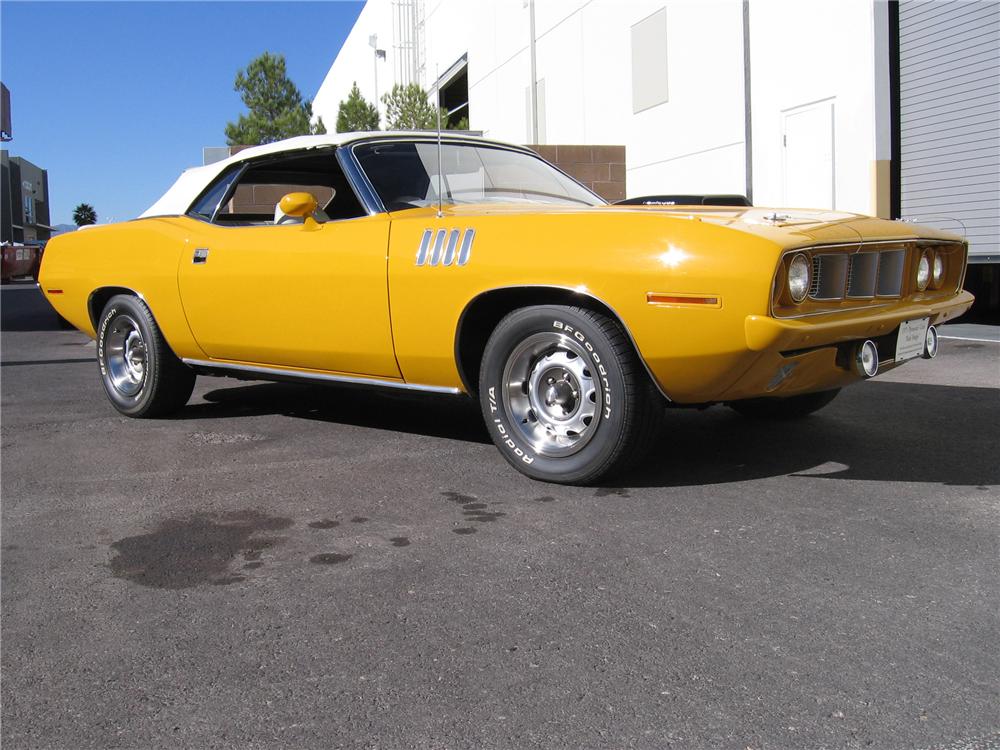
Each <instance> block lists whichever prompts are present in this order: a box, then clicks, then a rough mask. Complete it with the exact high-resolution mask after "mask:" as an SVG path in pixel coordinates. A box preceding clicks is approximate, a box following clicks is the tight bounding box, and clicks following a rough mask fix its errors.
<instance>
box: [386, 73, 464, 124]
mask: <svg viewBox="0 0 1000 750" xmlns="http://www.w3.org/2000/svg"><path fill="white" fill-rule="evenodd" d="M382 103H383V104H385V120H386V130H437V127H438V112H437V110H435V109H434V105H433V104H431V102H430V96H429V95H428V93H427V92H426V91H424V89H423V88H422V87H421V86H420V84H418V83H410V84H407V85H406V86H401V85H399V84H398V83H397V84H396V85H395V86H393V87H392V91H390V92H388V93H387V94H385V95H383V96H382ZM441 127H442V128H444V129H445V130H468V129H469V118H468V117H467V116H463V117H462V118H461V119H459V120H458V121H457V122H449V120H448V110H447V109H445V108H444V107H441Z"/></svg>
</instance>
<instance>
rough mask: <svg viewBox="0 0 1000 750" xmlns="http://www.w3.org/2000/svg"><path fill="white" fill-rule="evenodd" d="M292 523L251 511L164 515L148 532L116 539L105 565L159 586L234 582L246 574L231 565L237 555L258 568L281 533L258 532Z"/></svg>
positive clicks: (134, 579) (142, 582)
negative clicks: (163, 519)
mask: <svg viewBox="0 0 1000 750" xmlns="http://www.w3.org/2000/svg"><path fill="white" fill-rule="evenodd" d="M291 525H292V520H291V519H290V518H281V517H278V516H269V515H267V514H265V513H261V512H259V511H255V510H244V511H236V512H233V513H221V514H217V513H197V514H195V515H192V516H188V517H186V518H179V519H168V520H166V521H163V522H162V523H161V524H160V525H159V526H158V527H157V528H156V530H155V531H153V532H151V533H149V534H140V535H138V536H130V537H126V538H124V539H120V540H118V541H117V542H114V543H113V544H112V545H111V548H112V549H113V550H114V551H115V552H116V553H117V554H116V555H115V556H114V557H113V558H112V559H111V562H110V564H109V567H110V568H111V572H112V573H113V574H114V575H115V576H117V577H118V578H124V579H126V580H129V581H131V582H133V583H137V584H140V585H142V586H150V587H152V588H158V589H184V588H190V587H192V586H199V585H202V584H213V585H218V586H224V585H228V584H231V583H238V582H239V581H243V580H245V579H246V577H245V576H243V575H240V574H239V573H234V572H232V571H231V570H230V566H231V565H232V564H233V562H234V560H235V559H236V558H237V556H241V557H242V558H243V560H244V561H246V562H247V565H245V566H244V567H246V568H251V569H252V567H259V565H256V564H255V563H260V557H261V554H262V553H263V551H264V550H266V549H269V548H271V547H273V546H274V545H276V544H279V543H280V542H282V541H283V540H284V538H283V537H279V536H258V535H259V534H262V533H264V532H274V531H280V530H282V529H287V528H288V527H290V526H291ZM260 564H261V565H262V564H263V563H260Z"/></svg>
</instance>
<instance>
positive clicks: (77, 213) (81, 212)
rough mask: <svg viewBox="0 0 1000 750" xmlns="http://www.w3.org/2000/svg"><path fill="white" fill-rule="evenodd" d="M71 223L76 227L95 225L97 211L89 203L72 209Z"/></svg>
mask: <svg viewBox="0 0 1000 750" xmlns="http://www.w3.org/2000/svg"><path fill="white" fill-rule="evenodd" d="M73 223H74V224H76V225H77V226H78V227H82V226H86V225H87V224H96V223H97V211H95V210H94V207H93V206H91V205H90V204H89V203H81V204H80V205H79V206H77V207H76V208H74V209H73Z"/></svg>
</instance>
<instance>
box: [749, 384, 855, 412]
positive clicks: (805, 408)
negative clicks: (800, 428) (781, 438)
mask: <svg viewBox="0 0 1000 750" xmlns="http://www.w3.org/2000/svg"><path fill="white" fill-rule="evenodd" d="M838 393H840V389H839V388H834V389H833V390H832V391H819V392H818V393H803V394H801V395H799V396H788V397H787V398H748V399H745V400H743V401H730V402H729V408H731V409H732V410H733V411H736V412H738V413H740V414H742V415H743V416H745V417H751V418H753V419H801V418H802V417H805V416H808V415H810V414H812V413H813V412H815V411H819V410H820V409H822V408H823V407H824V406H826V405H827V404H829V403H830V402H831V401H833V399H835V398H836V397H837V394H838Z"/></svg>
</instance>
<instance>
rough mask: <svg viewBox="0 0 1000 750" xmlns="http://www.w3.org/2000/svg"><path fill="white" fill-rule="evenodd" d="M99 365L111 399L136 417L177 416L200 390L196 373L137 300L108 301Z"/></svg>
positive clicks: (100, 333)
mask: <svg viewBox="0 0 1000 750" xmlns="http://www.w3.org/2000/svg"><path fill="white" fill-rule="evenodd" d="M97 362H98V365H99V367H100V373H101V383H102V384H103V385H104V391H105V393H107V394H108V399H110V401H111V403H112V404H113V405H114V407H115V408H116V409H117V410H118V411H120V412H121V413H122V414H126V415H128V416H130V417H158V416H164V415H166V414H170V413H171V412H174V411H177V410H178V409H180V408H181V407H183V406H184V404H186V403H187V400H188V399H189V398H190V397H191V391H192V390H193V389H194V381H195V374H194V371H192V370H191V368H189V367H187V366H186V365H185V364H184V363H182V362H181V361H180V360H179V359H177V356H176V355H175V354H174V353H173V351H171V349H170V347H169V346H168V345H167V342H166V341H165V340H164V338H163V334H162V333H161V332H160V329H159V327H158V326H157V325H156V321H155V320H154V319H153V315H152V313H150V311H149V308H148V307H146V304H145V303H144V302H143V301H142V300H140V299H139V298H137V297H132V296H128V295H118V296H115V297H112V298H111V299H110V300H109V301H108V304H107V305H106V306H105V308H104V311H103V312H102V313H101V318H100V323H99V324H98V328H97Z"/></svg>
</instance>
